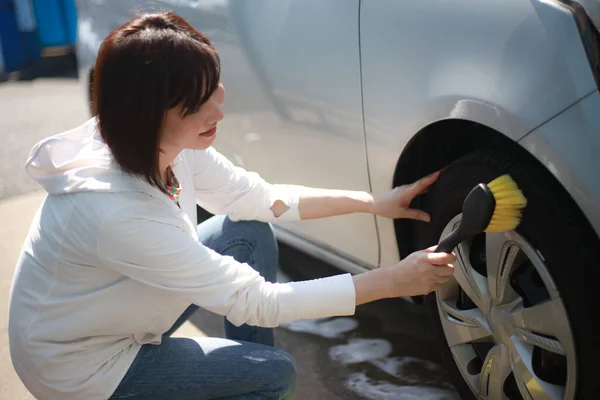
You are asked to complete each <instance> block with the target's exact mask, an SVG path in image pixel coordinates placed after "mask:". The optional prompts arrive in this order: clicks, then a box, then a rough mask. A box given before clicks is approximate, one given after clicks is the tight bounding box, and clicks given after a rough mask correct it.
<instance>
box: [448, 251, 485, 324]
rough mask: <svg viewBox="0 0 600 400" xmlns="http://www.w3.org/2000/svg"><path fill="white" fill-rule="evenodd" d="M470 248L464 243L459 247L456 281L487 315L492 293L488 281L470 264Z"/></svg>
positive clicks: (455, 271)
mask: <svg viewBox="0 0 600 400" xmlns="http://www.w3.org/2000/svg"><path fill="white" fill-rule="evenodd" d="M469 246H470V244H468V243H465V242H463V243H461V244H459V245H458V247H457V254H456V258H457V264H458V268H455V270H454V279H456V281H457V282H458V284H459V285H460V287H461V288H462V290H463V291H464V292H465V293H466V294H467V296H469V298H470V299H471V300H472V301H473V303H475V305H476V306H477V307H478V308H479V309H480V310H481V311H483V312H486V313H487V312H489V309H490V293H489V289H488V283H487V279H486V278H485V277H484V276H481V275H480V274H478V273H477V272H475V270H473V267H472V266H471V263H470V262H469Z"/></svg>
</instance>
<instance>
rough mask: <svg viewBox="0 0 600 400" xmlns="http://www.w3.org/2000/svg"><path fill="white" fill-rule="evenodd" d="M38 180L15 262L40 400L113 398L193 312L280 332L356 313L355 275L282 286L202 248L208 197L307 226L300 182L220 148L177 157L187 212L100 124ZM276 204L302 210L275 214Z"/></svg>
mask: <svg viewBox="0 0 600 400" xmlns="http://www.w3.org/2000/svg"><path fill="white" fill-rule="evenodd" d="M26 167H27V171H28V173H29V174H30V175H31V176H32V177H33V178H34V179H35V180H37V181H38V182H39V183H40V184H41V185H42V186H43V187H44V188H45V190H46V191H47V192H48V195H47V197H46V199H45V200H44V202H43V204H42V205H41V207H40V209H39V210H38V212H37V214H36V216H35V218H34V219H33V222H32V225H31V229H30V231H29V234H28V236H27V238H26V240H25V243H24V246H23V249H22V252H21V256H20V258H19V261H18V265H17V267H16V271H15V275H14V280H13V284H12V288H11V295H10V305H9V323H8V326H9V340H10V352H11V358H12V362H13V365H14V368H15V370H16V372H17V373H18V375H19V377H20V378H21V380H22V381H23V383H24V384H25V386H26V387H27V389H28V390H29V391H30V392H31V393H32V394H33V395H34V396H36V397H37V398H38V399H47V400H59V399H60V400H65V399H82V400H96V399H98V400H100V399H102V400H104V399H108V398H109V397H110V396H111V395H112V393H113V392H114V390H115V389H116V387H117V386H118V384H119V383H120V381H121V379H122V378H123V377H124V375H125V374H126V372H127V370H128V368H129V366H130V365H131V363H132V362H133V360H134V358H135V356H136V354H137V352H138V351H139V349H140V347H141V346H142V345H143V344H160V342H161V335H162V334H163V333H164V332H166V331H167V330H168V329H169V328H170V327H171V326H172V325H173V323H174V322H175V321H176V320H177V318H178V317H179V316H180V314H181V313H182V312H183V311H184V310H185V309H186V308H187V307H188V306H189V305H190V304H191V303H194V304H197V305H199V306H200V307H203V308H205V309H207V310H210V311H212V312H215V313H218V314H220V315H224V316H226V317H227V318H228V319H229V320H230V321H231V322H232V323H233V324H236V325H241V324H243V323H248V324H251V325H260V326H266V327H274V326H277V325H278V324H280V323H283V322H288V321H292V320H297V319H304V318H316V317H325V316H333V315H351V314H353V313H354V309H355V291H354V284H353V281H352V278H351V276H350V275H349V274H341V275H338V276H334V277H328V278H324V279H318V280H312V281H305V282H296V283H286V284H273V283H268V282H265V281H264V279H263V278H262V277H261V276H260V275H259V274H258V273H257V272H256V271H254V269H252V268H251V267H250V266H248V265H247V264H241V263H239V262H237V261H235V260H234V259H233V258H231V257H226V256H221V255H220V254H217V253H216V252H214V251H212V250H211V249H209V248H207V247H205V246H203V245H202V244H201V243H198V236H197V233H196V225H195V223H194V221H196V208H195V206H196V202H197V203H198V204H200V205H201V206H202V207H204V208H205V209H207V210H208V211H210V212H212V213H213V214H221V215H223V214H227V215H229V216H230V218H231V219H232V220H259V221H264V222H277V221H278V220H284V219H285V220H299V219H300V217H299V212H298V201H299V194H300V192H301V190H302V188H301V187H298V186H285V185H271V184H268V183H266V182H265V181H264V180H262V179H261V178H260V177H259V176H258V175H257V174H255V173H251V172H247V171H245V170H243V169H241V168H237V167H235V166H234V165H232V163H230V162H229V161H228V160H227V159H226V158H225V157H223V156H222V155H220V154H219V153H218V152H217V151H215V150H214V149H213V148H209V149H208V150H204V151H192V150H185V151H183V152H182V153H181V154H180V155H179V156H178V157H177V158H176V159H175V160H174V162H173V164H172V167H173V171H174V173H175V175H176V176H177V178H178V180H179V182H180V183H181V185H182V192H181V194H180V206H181V209H180V208H179V207H177V205H176V204H175V203H174V202H173V201H172V200H170V199H169V197H168V196H167V195H166V194H164V193H163V192H161V191H160V190H159V189H157V188H155V187H153V186H151V185H150V184H148V183H147V182H145V181H144V180H142V179H140V178H136V177H133V176H131V175H128V174H125V173H124V172H122V171H121V170H120V169H119V168H118V167H117V165H116V164H115V162H114V161H113V159H112V157H111V154H110V151H109V149H108V147H107V146H106V145H105V144H104V142H103V141H102V138H101V137H100V135H99V133H98V130H97V129H96V120H95V119H90V120H89V121H87V122H86V123H85V124H83V125H82V126H80V127H77V128H76V129H73V130H70V131H67V132H65V133H62V134H59V135H56V136H52V137H49V138H47V139H45V140H43V141H41V142H40V143H38V144H37V145H36V146H35V147H34V148H33V150H32V151H31V154H30V157H29V159H28V161H27V164H26ZM276 200H282V201H284V202H285V203H286V204H287V205H288V206H289V209H288V211H286V212H285V213H284V214H283V215H282V216H280V217H279V218H275V217H274V215H273V213H272V211H271V210H270V207H271V206H272V205H273V203H274V202H275V201H276Z"/></svg>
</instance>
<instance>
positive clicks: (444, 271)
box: [389, 246, 456, 297]
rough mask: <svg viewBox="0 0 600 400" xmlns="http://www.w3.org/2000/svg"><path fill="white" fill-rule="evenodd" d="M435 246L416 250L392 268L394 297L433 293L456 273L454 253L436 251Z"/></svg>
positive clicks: (392, 294)
mask: <svg viewBox="0 0 600 400" xmlns="http://www.w3.org/2000/svg"><path fill="white" fill-rule="evenodd" d="M434 250H435V246H434V247H430V248H428V249H425V250H420V251H415V252H414V253H412V254H410V255H409V256H408V257H406V258H405V259H403V260H402V261H400V262H399V263H397V264H396V265H394V266H393V267H389V268H390V271H389V272H390V274H391V282H390V283H391V285H392V287H391V288H390V291H391V296H392V297H401V296H417V295H424V294H428V293H431V292H433V291H435V290H437V289H438V288H439V287H441V286H442V285H443V284H444V283H446V282H447V281H448V280H449V279H450V277H451V276H452V274H453V273H454V267H453V266H452V265H451V264H453V263H454V262H456V256H455V255H454V254H453V253H434Z"/></svg>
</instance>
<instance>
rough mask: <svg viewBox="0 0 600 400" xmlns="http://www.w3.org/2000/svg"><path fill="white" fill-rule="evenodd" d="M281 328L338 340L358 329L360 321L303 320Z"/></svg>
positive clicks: (337, 319)
mask: <svg viewBox="0 0 600 400" xmlns="http://www.w3.org/2000/svg"><path fill="white" fill-rule="evenodd" d="M281 326H282V327H284V328H286V329H288V330H290V331H292V332H303V333H312V334H314V335H317V336H321V337H324V338H328V339H338V338H341V337H343V334H344V333H347V332H350V331H353V330H354V329H356V328H357V327H358V321H357V320H355V319H353V318H335V319H330V320H326V319H303V320H299V321H294V322H291V323H289V324H282V325H281Z"/></svg>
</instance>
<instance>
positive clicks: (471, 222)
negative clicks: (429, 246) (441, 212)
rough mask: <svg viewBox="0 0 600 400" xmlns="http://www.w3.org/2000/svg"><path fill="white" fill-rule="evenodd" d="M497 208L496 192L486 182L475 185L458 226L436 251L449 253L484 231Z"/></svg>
mask: <svg viewBox="0 0 600 400" xmlns="http://www.w3.org/2000/svg"><path fill="white" fill-rule="evenodd" d="M495 209H496V199H495V198H494V194H493V193H492V191H491V190H490V188H488V187H487V186H486V185H485V184H483V183H480V184H479V185H477V186H475V187H474V188H473V189H472V190H471V191H470V192H469V194H468V195H467V197H466V198H465V201H464V202H463V208H462V218H461V221H460V224H459V225H458V228H456V229H455V230H454V231H453V232H452V233H451V234H450V235H448V236H447V237H446V238H445V239H444V240H442V241H441V242H440V244H439V245H438V246H437V248H436V251H439V252H444V253H449V252H451V251H452V249H454V248H455V247H456V246H457V245H458V244H459V243H460V242H462V241H464V240H465V239H467V238H468V237H471V236H474V235H477V234H478V233H481V232H484V231H485V229H486V228H487V226H488V225H489V223H490V221H491V220H492V216H493V215H494V210H495Z"/></svg>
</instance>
